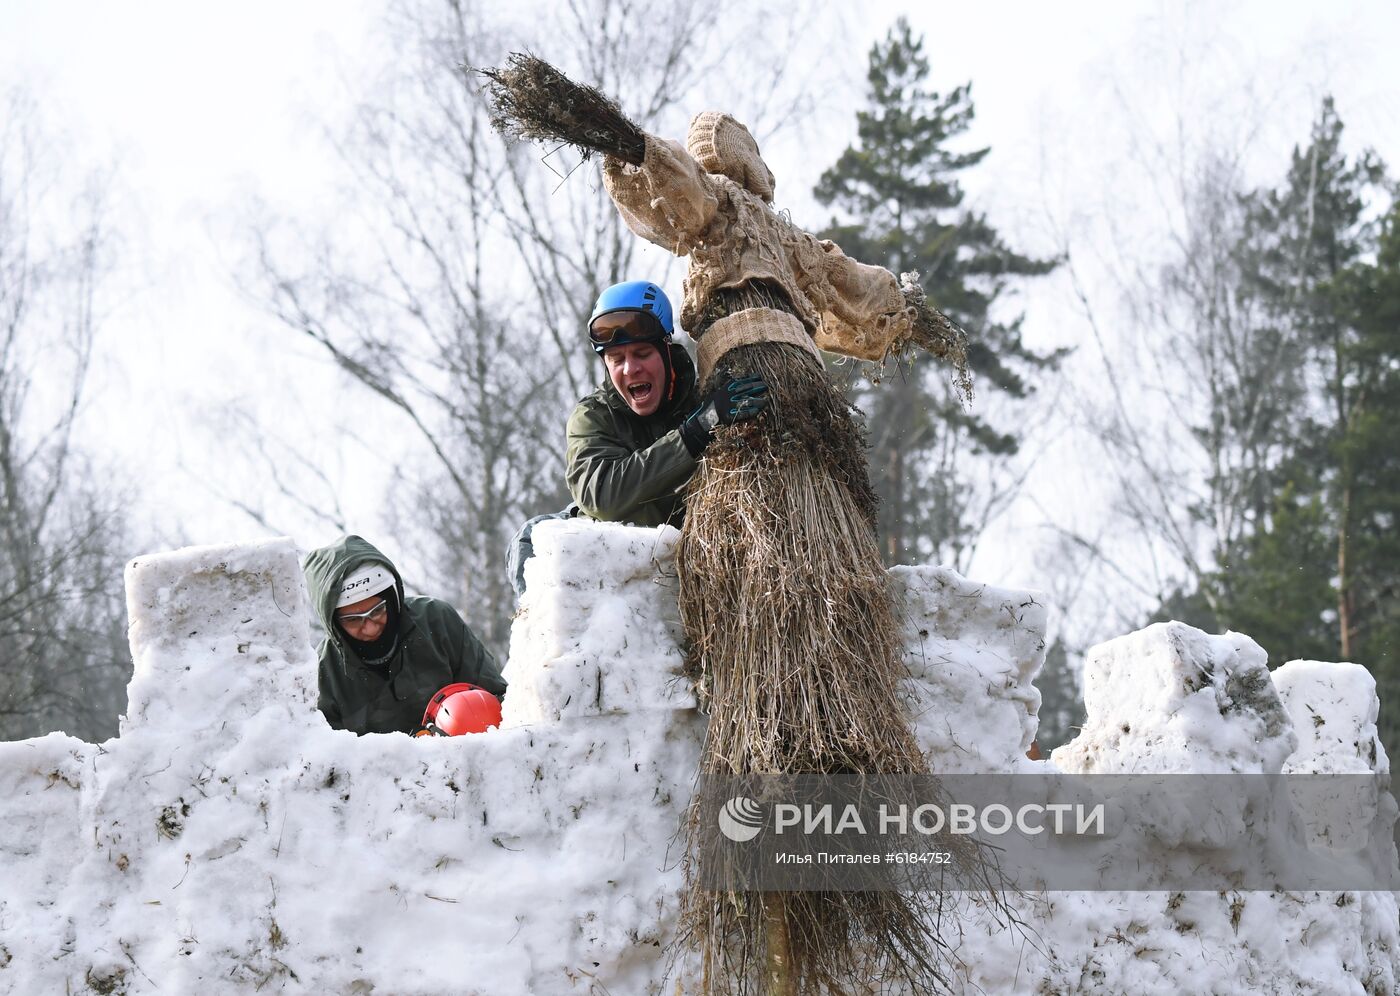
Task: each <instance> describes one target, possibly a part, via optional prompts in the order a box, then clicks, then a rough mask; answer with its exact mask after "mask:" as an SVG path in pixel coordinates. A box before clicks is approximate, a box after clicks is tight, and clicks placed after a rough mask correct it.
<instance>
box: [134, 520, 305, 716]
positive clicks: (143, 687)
mask: <svg viewBox="0 0 1400 996" xmlns="http://www.w3.org/2000/svg"><path fill="white" fill-rule="evenodd" d="M126 605H127V614H128V617H129V619H130V628H129V637H130V641H131V653H132V658H133V660H134V661H135V670H134V673H133V675H132V678H131V683H130V685H128V687H127V713H126V716H125V717H124V720H123V723H122V726H121V730H122V733H123V735H125V734H126V733H127V732H129V731H130V730H133V729H136V728H139V727H142V726H158V727H159V728H160V729H162V730H165V731H171V730H176V729H179V730H185V731H188V732H189V733H190V734H192V735H197V734H199V733H200V732H205V731H209V730H211V729H214V728H217V726H218V724H219V723H221V722H225V721H228V720H230V719H235V718H242V717H245V716H251V715H252V714H254V713H256V712H258V711H260V710H262V709H266V708H269V707H275V708H277V709H278V710H279V711H281V712H284V713H287V714H289V715H288V716H287V718H286V720H285V721H287V722H295V723H298V724H300V725H309V724H311V723H316V722H319V719H318V717H317V716H316V714H315V712H314V705H315V694H314V688H315V681H316V660H315V655H314V653H313V651H312V648H311V641H310V625H309V620H310V613H309V607H308V605H307V596H306V584H305V581H304V579H303V577H302V572H301V565H300V563H299V562H298V559H297V551H296V547H295V545H294V544H293V543H292V541H291V540H289V539H285V538H282V539H273V540H265V541H262V542H258V543H245V544H239V545H230V546H206V547H188V548H186V549H183V550H176V551H174V552H171V553H163V554H154V555H151V556H147V557H138V558H136V559H135V560H133V561H132V562H131V563H129V564H128V565H127V567H126Z"/></svg>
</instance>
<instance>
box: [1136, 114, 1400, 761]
mask: <svg viewBox="0 0 1400 996" xmlns="http://www.w3.org/2000/svg"><path fill="white" fill-rule="evenodd" d="M1343 134H1344V128H1343V124H1342V121H1341V119H1340V118H1339V116H1338V115H1337V112H1336V108H1335V106H1334V105H1333V103H1332V101H1331V100H1330V99H1327V100H1324V102H1323V104H1322V107H1321V110H1320V112H1319V115H1318V118H1317V121H1316V122H1315V124H1314V126H1313V130H1312V135H1311V138H1310V142H1309V143H1308V145H1307V146H1306V147H1304V148H1295V149H1294V151H1293V155H1292V161H1291V164H1290V168H1289V171H1288V174H1287V176H1286V178H1285V179H1284V181H1283V183H1282V184H1281V185H1280V186H1279V187H1277V188H1276V189H1264V190H1260V191H1257V192H1255V193H1253V194H1251V195H1249V196H1248V197H1247V198H1246V199H1245V205H1244V206H1245V209H1246V217H1247V224H1246V229H1245V231H1244V233H1243V235H1242V237H1241V239H1240V241H1239V244H1238V246H1237V247H1236V249H1235V258H1236V261H1237V263H1238V286H1237V287H1236V288H1235V295H1236V297H1237V299H1239V300H1247V301H1249V302H1251V303H1252V304H1253V305H1255V307H1254V308H1253V310H1252V312H1251V313H1254V314H1257V315H1259V316H1261V325H1260V327H1258V328H1257V329H1254V330H1253V331H1252V335H1251V337H1250V338H1249V341H1250V342H1252V343H1253V344H1254V345H1255V347H1256V348H1257V350H1258V355H1263V354H1265V353H1270V354H1272V353H1276V352H1278V351H1279V350H1280V349H1281V350H1283V351H1285V352H1286V353H1287V354H1288V355H1289V357H1290V360H1291V362H1290V363H1288V364H1286V365H1283V366H1280V365H1277V364H1274V363H1272V362H1271V363H1268V364H1260V365H1259V366H1257V367H1251V366H1250V365H1249V364H1248V363H1244V364H1241V367H1240V368H1241V370H1242V371H1243V372H1242V374H1241V376H1240V381H1239V388H1240V389H1239V391H1238V392H1235V393H1236V394H1237V395H1239V396H1240V397H1243V396H1245V395H1248V396H1251V397H1258V398H1260V399H1263V400H1262V401H1261V403H1267V404H1268V405H1270V406H1272V407H1271V409H1270V415H1269V418H1268V419H1267V420H1266V424H1267V429H1268V432H1267V433H1266V434H1265V435H1250V436H1246V435H1244V434H1243V433H1241V432H1239V426H1240V425H1241V424H1242V420H1240V419H1237V418H1236V415H1237V412H1236V410H1235V409H1228V408H1226V409H1222V410H1220V411H1215V412H1212V413H1211V416H1210V425H1208V426H1207V425H1202V426H1200V427H1198V437H1199V438H1205V437H1206V436H1208V435H1210V434H1212V433H1216V434H1218V433H1221V432H1224V433H1225V434H1226V435H1227V436H1228V435H1229V434H1230V433H1232V432H1234V433H1236V436H1235V437H1234V438H1233V441H1232V442H1230V443H1229V444H1228V445H1230V446H1233V447H1234V448H1235V449H1236V450H1240V449H1243V448H1254V449H1256V450H1258V451H1259V452H1260V453H1265V454H1268V456H1267V457H1266V458H1265V459H1262V460H1256V461H1241V462H1240V463H1239V464H1237V465H1236V467H1237V468H1240V469H1239V470H1238V472H1239V473H1241V474H1244V473H1247V474H1248V478H1247V479H1246V478H1245V477H1241V478H1240V479H1239V480H1238V481H1235V482H1223V483H1222V482H1214V487H1215V488H1216V489H1218V490H1225V489H1228V488H1229V487H1234V488H1235V489H1236V490H1237V491H1238V492H1239V493H1241V494H1243V495H1245V498H1246V513H1247V516H1246V517H1247V526H1246V528H1245V529H1244V530H1243V531H1242V532H1241V533H1240V534H1239V536H1238V537H1237V538H1235V539H1234V540H1232V541H1231V543H1229V544H1228V545H1227V546H1225V547H1222V548H1221V549H1219V550H1217V551H1216V561H1217V569H1216V570H1215V571H1214V572H1212V573H1210V574H1209V575H1208V576H1206V577H1204V578H1203V579H1201V583H1200V585H1199V587H1198V588H1197V589H1196V590H1194V591H1185V592H1181V593H1178V595H1177V597H1176V598H1174V599H1173V600H1172V601H1171V603H1169V604H1166V605H1164V606H1163V607H1162V609H1161V610H1160V612H1159V613H1158V616H1159V617H1161V616H1168V617H1175V618H1180V619H1184V620H1185V621H1188V622H1192V623H1193V624H1196V625H1200V626H1202V627H1203V628H1224V627H1228V628H1230V629H1235V630H1238V631H1240V632H1244V633H1248V634H1249V635H1250V636H1252V637H1254V638H1255V639H1256V640H1258V641H1259V642H1260V644H1261V645H1263V646H1264V648H1265V649H1266V650H1267V651H1268V653H1269V657H1270V659H1271V661H1272V662H1274V663H1275V664H1278V663H1282V662H1284V661H1287V660H1292V659H1297V658H1304V659H1319V660H1351V661H1355V662H1357V663H1360V664H1364V665H1366V666H1367V667H1369V668H1370V669H1371V671H1372V672H1373V674H1374V675H1375V677H1376V681H1377V686H1378V690H1379V692H1380V695H1381V734H1382V739H1383V741H1384V742H1385V743H1386V746H1387V750H1388V751H1389V752H1390V753H1392V754H1394V752H1395V749H1396V748H1400V662H1397V640H1400V603H1398V601H1397V597H1396V596H1397V592H1400V536H1397V533H1396V526H1397V523H1400V448H1397V447H1396V446H1395V443H1394V435H1395V426H1396V425H1397V424H1400V206H1397V205H1392V207H1391V209H1390V212H1389V214H1388V215H1387V216H1386V217H1385V219H1384V224H1378V223H1377V222H1375V221H1373V220H1371V218H1372V214H1373V211H1374V209H1373V205H1375V204H1376V203H1378V202H1381V203H1383V202H1384V198H1385V197H1386V196H1387V189H1388V188H1387V185H1386V181H1385V174H1384V168H1383V166H1382V165H1381V163H1380V162H1379V161H1378V160H1377V159H1376V158H1375V157H1374V156H1373V155H1372V154H1371V153H1369V152H1365V153H1362V154H1361V155H1359V156H1357V157H1355V158H1354V159H1349V158H1348V157H1347V156H1346V155H1345V154H1344V152H1343V150H1342V137H1343ZM1246 359H1248V357H1246ZM1229 394H1230V392H1224V393H1223V394H1222V395H1221V396H1222V397H1226V398H1228V396H1229ZM1251 424H1254V425H1257V424H1259V420H1258V419H1257V418H1256V419H1254V420H1253V422H1252V423H1251Z"/></svg>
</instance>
